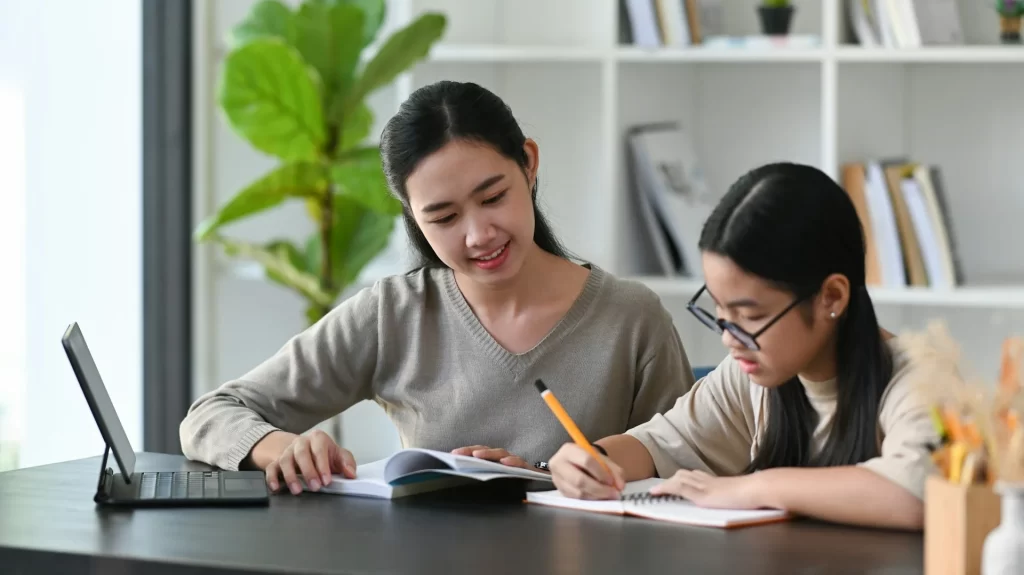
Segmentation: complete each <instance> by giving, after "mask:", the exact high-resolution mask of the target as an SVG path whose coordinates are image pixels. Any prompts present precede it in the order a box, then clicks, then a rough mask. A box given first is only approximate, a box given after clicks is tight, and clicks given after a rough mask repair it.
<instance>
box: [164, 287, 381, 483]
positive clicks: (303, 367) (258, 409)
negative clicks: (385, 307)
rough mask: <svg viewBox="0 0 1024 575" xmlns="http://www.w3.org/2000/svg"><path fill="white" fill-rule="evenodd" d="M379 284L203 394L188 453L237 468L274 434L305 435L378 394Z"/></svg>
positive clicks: (185, 443)
mask: <svg viewBox="0 0 1024 575" xmlns="http://www.w3.org/2000/svg"><path fill="white" fill-rule="evenodd" d="M378 285H379V284H378ZM378 285H375V286H373V287H368V288H364V289H362V290H360V291H359V292H357V293H356V294H355V295H353V296H352V297H350V298H348V299H346V300H345V301H343V302H342V303H341V304H339V305H338V306H337V307H335V308H334V309H333V310H331V311H330V312H329V313H328V314H327V315H325V316H324V317H323V318H322V319H321V320H320V321H318V322H317V323H316V324H314V325H312V326H310V327H309V328H307V329H306V330H304V331H302V332H301V333H299V334H298V335H296V336H294V337H292V338H291V339H289V340H288V342H287V343H285V345H284V346H282V347H281V349H280V350H278V351H277V353H275V354H274V355H273V356H271V357H270V358H269V359H267V360H266V361H264V362H263V363H261V364H259V365H258V366H256V367H255V368H254V369H252V370H251V371H249V372H248V373H246V374H245V375H243V376H242V377H240V378H239V379H235V380H232V381H228V382H226V383H224V384H222V385H221V386H220V387H219V388H217V389H215V390H213V391H210V392H208V393H205V394H203V395H202V396H201V397H199V398H198V399H197V400H196V401H195V403H193V404H192V406H191V407H190V408H189V411H188V414H187V415H186V416H185V419H184V420H183V421H182V423H181V425H180V428H179V435H180V440H181V446H182V451H183V453H184V455H185V456H186V457H188V458H189V459H193V460H196V461H202V462H204V463H208V464H210V465H214V466H217V467H219V468H221V469H225V470H237V469H238V468H239V465H240V464H241V462H242V461H243V460H244V459H245V458H246V457H247V456H248V455H249V452H250V451H251V450H252V448H253V446H254V445H255V444H256V443H257V442H258V441H259V440H260V439H262V438H263V437H264V436H265V435H267V434H268V433H270V432H272V431H275V430H282V431H288V432H291V433H296V434H298V433H303V432H305V431H307V430H308V429H310V428H312V427H313V426H315V425H317V424H318V423H320V422H322V421H324V420H326V419H329V418H330V417H333V416H334V415H337V414H338V413H341V412H342V411H344V410H346V409H348V408H349V407H350V406H352V405H354V404H355V403H357V402H359V401H361V400H363V399H370V398H372V396H373V391H372V389H373V376H374V372H375V370H376V365H377V352H378V347H377V342H378V341H379V334H378V315H379V292H378Z"/></svg>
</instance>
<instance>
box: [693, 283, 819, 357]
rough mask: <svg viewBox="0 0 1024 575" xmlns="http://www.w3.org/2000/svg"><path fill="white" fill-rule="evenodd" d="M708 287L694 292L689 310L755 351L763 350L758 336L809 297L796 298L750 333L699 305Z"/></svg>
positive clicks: (706, 323)
mask: <svg viewBox="0 0 1024 575" xmlns="http://www.w3.org/2000/svg"><path fill="white" fill-rule="evenodd" d="M707 287H708V286H707V285H703V286H701V288H700V290H698V291H697V293H696V294H694V296H693V297H692V298H690V301H689V302H688V303H687V304H686V309H687V310H689V311H690V313H692V314H693V315H694V316H695V317H696V318H697V319H698V320H700V322H701V323H702V324H704V325H705V326H707V327H708V328H709V329H711V330H712V331H714V332H715V333H717V334H721V333H722V331H723V330H724V331H728V332H729V333H730V334H731V335H732V336H733V337H735V338H736V340H737V341H739V342H740V343H742V344H743V345H744V346H746V348H747V349H750V350H753V351H761V346H760V345H758V344H757V338H758V337H759V336H760V335H761V334H762V333H764V332H765V330H767V329H768V328H770V327H771V326H772V325H774V324H775V322H777V321H779V320H780V319H782V316H784V315H786V314H787V313H789V310H791V309H793V308H794V307H796V306H797V304H799V303H800V302H802V301H803V300H805V299H807V296H803V297H798V298H796V300H794V301H793V303H791V304H789V306H788V307H786V309H784V310H782V311H781V312H779V314H778V315H776V316H775V317H774V318H772V320H771V321H769V322H768V323H767V324H765V326H764V327H762V328H761V329H759V330H757V332H756V333H750V332H748V331H747V330H745V329H743V328H742V327H740V326H738V325H736V324H734V323H733V322H731V321H729V320H725V319H721V318H718V317H715V316H714V314H712V313H711V312H709V311H707V310H705V309H703V308H701V307H700V306H698V305H697V298H699V297H700V294H702V293H704V290H706V289H707Z"/></svg>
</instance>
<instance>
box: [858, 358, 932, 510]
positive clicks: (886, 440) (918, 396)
mask: <svg viewBox="0 0 1024 575" xmlns="http://www.w3.org/2000/svg"><path fill="white" fill-rule="evenodd" d="M901 371H902V372H903V373H897V375H896V377H894V378H893V381H892V382H891V383H890V384H889V387H888V388H887V389H886V391H885V393H884V394H883V396H882V405H881V408H880V412H879V418H878V421H879V428H880V429H879V432H880V434H881V446H880V447H881V449H880V452H879V454H878V456H877V457H874V458H871V459H869V460H867V461H864V462H863V463H861V464H860V465H861V466H863V467H864V468H867V469H870V470H871V471H874V472H875V473H878V474H879V475H881V476H882V477H885V478H886V479H888V480H890V481H892V482H894V483H896V484H897V485H899V486H900V487H903V488H904V489H906V490H907V491H909V492H910V493H913V494H914V495H915V496H917V497H918V498H919V499H922V500H923V499H924V486H925V482H926V480H927V478H928V475H929V474H932V473H937V472H938V470H937V468H936V466H935V464H934V463H933V462H932V458H931V452H930V451H929V449H928V446H929V444H931V445H938V443H939V434H938V432H937V431H936V429H935V424H934V423H933V422H932V419H931V412H930V410H931V405H932V403H931V400H932V399H933V396H931V395H930V394H929V393H926V392H925V390H924V388H923V387H920V386H919V385H920V384H921V382H920V381H919V380H918V378H916V377H915V374H914V372H913V371H911V369H909V368H908V369H904V370H901Z"/></svg>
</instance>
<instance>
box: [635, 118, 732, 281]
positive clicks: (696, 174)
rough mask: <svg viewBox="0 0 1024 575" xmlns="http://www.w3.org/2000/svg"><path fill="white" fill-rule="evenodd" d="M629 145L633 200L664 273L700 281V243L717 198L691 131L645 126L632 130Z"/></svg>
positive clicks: (662, 125) (672, 125)
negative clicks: (691, 136) (702, 230)
mask: <svg viewBox="0 0 1024 575" xmlns="http://www.w3.org/2000/svg"><path fill="white" fill-rule="evenodd" d="M627 141H628V146H629V154H628V158H629V160H630V162H629V167H630V174H631V176H632V177H631V179H632V187H633V189H634V194H633V197H634V200H635V201H636V202H637V204H636V205H637V208H638V209H639V212H640V215H641V217H642V218H643V220H644V225H645V227H646V228H647V235H648V237H649V238H650V239H651V243H652V245H653V248H654V250H655V255H656V256H657V259H658V261H659V262H660V265H661V273H663V274H665V275H670V276H687V277H691V278H699V277H701V276H702V275H703V273H702V271H701V263H700V262H701V258H700V250H699V249H698V247H697V244H698V241H699V240H700V233H701V229H702V228H703V226H704V221H705V220H706V219H707V218H708V216H710V215H711V211H712V210H713V209H714V207H715V204H716V203H717V202H718V197H717V196H716V195H715V194H713V193H712V191H711V188H710V186H709V185H708V182H707V179H706V177H705V176H704V173H703V171H702V169H701V166H700V161H699V159H698V158H697V155H696V153H695V151H694V146H693V142H692V141H691V140H690V137H689V134H688V132H687V131H686V130H685V129H684V128H683V127H682V126H681V125H679V124H677V123H675V122H666V123H656V124H644V125H638V126H634V127H632V128H630V129H629V131H628V133H627Z"/></svg>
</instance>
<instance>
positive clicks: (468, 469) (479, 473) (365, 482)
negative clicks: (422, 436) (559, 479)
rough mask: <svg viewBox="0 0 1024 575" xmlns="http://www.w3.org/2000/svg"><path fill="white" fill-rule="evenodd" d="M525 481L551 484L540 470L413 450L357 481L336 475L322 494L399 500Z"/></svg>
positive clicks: (363, 469)
mask: <svg viewBox="0 0 1024 575" xmlns="http://www.w3.org/2000/svg"><path fill="white" fill-rule="evenodd" d="M496 479H525V480H539V481H546V482H548V483H550V482H551V476H550V475H548V474H546V473H541V472H539V471H533V470H530V469H523V468H521V467H509V466H507V465H502V464H500V463H496V462H493V461H486V460H483V459H477V458H475V457H468V456H465V455H453V454H451V453H446V452H443V451H434V450H430V449H419V448H410V449H403V450H401V451H399V452H397V453H395V454H394V455H392V456H390V457H388V458H386V459H381V460H378V461H374V462H373V463H366V464H363V465H360V466H359V467H358V468H356V478H355V479H347V478H345V477H344V476H342V475H340V474H339V475H334V476H333V477H332V479H331V484H330V485H326V486H323V487H321V488H320V491H319V493H333V494H336V495H357V496H362V497H377V498H381V499H396V498H399V497H406V496H409V495H414V494H417V493H424V492H427V491H436V490H439V489H446V488H448V487H454V486H457V485H464V484H467V483H472V482H476V481H492V480H496ZM307 489H308V488H307Z"/></svg>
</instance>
